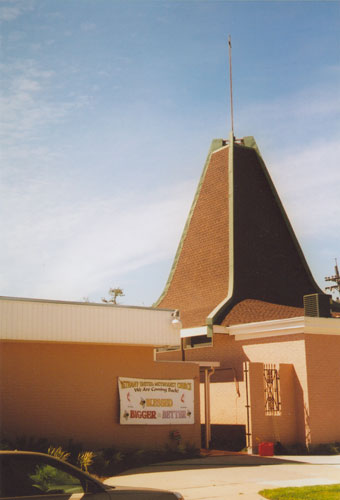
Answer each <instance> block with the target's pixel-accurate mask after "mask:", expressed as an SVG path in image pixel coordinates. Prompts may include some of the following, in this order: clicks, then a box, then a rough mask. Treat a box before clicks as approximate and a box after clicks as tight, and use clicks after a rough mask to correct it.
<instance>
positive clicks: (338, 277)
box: [325, 259, 340, 294]
mask: <svg viewBox="0 0 340 500" xmlns="http://www.w3.org/2000/svg"><path fill="white" fill-rule="evenodd" d="M334 271H335V274H334V276H326V277H325V281H331V282H333V283H335V285H331V286H326V288H325V290H329V291H330V292H333V291H335V290H336V291H337V292H338V293H339V294H340V273H339V268H338V261H337V259H335V267H334Z"/></svg>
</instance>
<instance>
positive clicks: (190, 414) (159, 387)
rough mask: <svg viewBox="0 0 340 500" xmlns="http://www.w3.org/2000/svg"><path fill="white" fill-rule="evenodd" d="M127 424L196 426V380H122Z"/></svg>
mask: <svg viewBox="0 0 340 500" xmlns="http://www.w3.org/2000/svg"><path fill="white" fill-rule="evenodd" d="M118 386H119V397H120V423H121V424H123V425H165V424H193V423H194V422H195V419H194V381H193V380H150V379H138V378H126V377H119V378H118Z"/></svg>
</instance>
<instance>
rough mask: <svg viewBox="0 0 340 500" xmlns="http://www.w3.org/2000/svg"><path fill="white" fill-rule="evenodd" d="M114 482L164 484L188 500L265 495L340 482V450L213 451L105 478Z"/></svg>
mask: <svg viewBox="0 0 340 500" xmlns="http://www.w3.org/2000/svg"><path fill="white" fill-rule="evenodd" d="M105 482H106V483H107V484H112V485H115V484H117V485H126V486H144V487H149V488H163V489H170V490H174V491H179V492H181V493H182V495H183V496H184V498H185V499H186V500H212V499H214V500H227V499H240V498H243V499H247V500H259V499H261V498H263V497H261V496H260V495H258V491H260V490H262V489H265V488H280V487H286V486H310V485H315V484H334V483H339V482H340V455H335V456H334V455H332V456H321V457H316V456H298V457H297V456H289V457H288V456H279V457H278V456H275V457H260V456H258V455H248V454H246V453H228V452H227V453H226V452H213V453H209V454H208V456H204V457H201V458H193V459H187V460H178V461H176V462H164V463H161V464H155V465H152V466H147V467H143V468H141V469H135V470H131V471H125V472H124V473H123V474H121V475H120V476H116V477H113V478H110V479H108V480H106V481H105Z"/></svg>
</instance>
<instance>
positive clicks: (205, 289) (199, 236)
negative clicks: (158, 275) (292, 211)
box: [158, 145, 319, 328]
mask: <svg viewBox="0 0 340 500" xmlns="http://www.w3.org/2000/svg"><path fill="white" fill-rule="evenodd" d="M228 154H229V147H228V146H226V147H224V148H222V149H220V150H217V151H215V152H214V153H212V154H211V155H210V158H209V160H208V168H207V170H206V173H205V177H204V179H203V182H202V186H201V190H200V192H199V195H198V199H197V203H196V206H195V209H194V212H193V215H192V218H191V220H190V224H189V227H188V229H187V232H186V235H185V239H184V241H183V246H182V249H181V252H180V255H179V258H178V261H177V266H176V268H175V271H174V273H173V276H172V279H171V282H170V285H169V288H168V289H167V291H166V293H165V296H164V297H163V299H162V300H161V302H160V303H159V304H158V307H169V308H175V309H179V310H180V312H181V319H182V322H183V327H184V328H188V327H195V326H203V325H205V324H206V318H207V316H208V315H209V314H210V313H211V312H212V311H213V310H214V309H215V308H216V307H217V306H218V305H219V304H220V303H221V302H222V301H223V300H225V298H226V297H227V295H228V292H229V290H228V287H229V269H230V267H229V265H230V262H229V255H230V253H231V254H232V255H233V256H234V257H233V273H234V288H233V290H232V299H231V301H229V302H228V304H227V305H226V306H225V307H223V308H221V309H220V312H219V313H218V315H217V316H216V318H215V320H214V323H215V324H222V325H233V324H240V323H248V322H254V321H265V320H271V319H283V318H290V317H296V316H302V315H303V295H304V294H308V293H315V292H317V291H319V290H318V288H317V286H316V285H315V283H314V281H313V278H312V277H311V275H310V273H309V270H308V267H306V266H307V265H306V264H305V263H304V257H303V255H302V254H300V253H299V247H298V245H297V244H296V242H295V241H294V236H293V234H292V233H291V232H290V229H289V223H288V222H287V221H286V220H285V215H284V213H283V212H282V211H281V208H280V204H279V201H278V197H277V195H276V193H275V189H274V188H273V186H271V184H270V181H269V180H268V178H267V176H266V173H265V169H264V168H263V166H262V164H261V160H260V158H259V156H258V155H257V153H256V152H255V150H254V149H252V148H248V147H244V146H240V145H235V147H234V174H233V178H234V180H233V192H234V214H233V221H234V222H233V224H234V243H233V248H229V245H230V243H229V229H230V227H229V224H230V222H229V221H230V218H231V214H230V213H229V199H228V183H229V178H228Z"/></svg>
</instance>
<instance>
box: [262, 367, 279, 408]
mask: <svg viewBox="0 0 340 500" xmlns="http://www.w3.org/2000/svg"><path fill="white" fill-rule="evenodd" d="M263 374H264V400H265V414H266V415H280V414H281V397H280V375H279V370H278V369H277V368H275V365H264V370H263Z"/></svg>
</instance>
